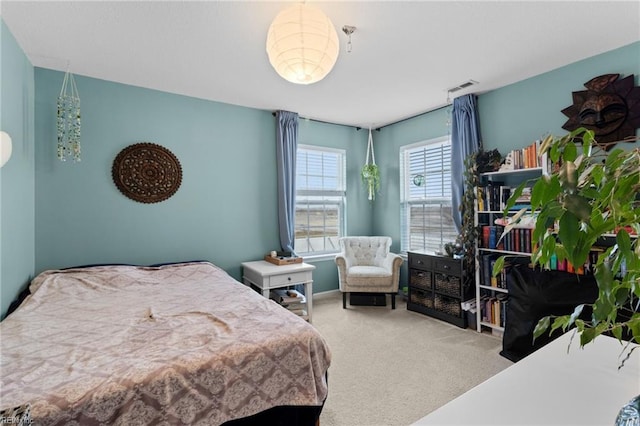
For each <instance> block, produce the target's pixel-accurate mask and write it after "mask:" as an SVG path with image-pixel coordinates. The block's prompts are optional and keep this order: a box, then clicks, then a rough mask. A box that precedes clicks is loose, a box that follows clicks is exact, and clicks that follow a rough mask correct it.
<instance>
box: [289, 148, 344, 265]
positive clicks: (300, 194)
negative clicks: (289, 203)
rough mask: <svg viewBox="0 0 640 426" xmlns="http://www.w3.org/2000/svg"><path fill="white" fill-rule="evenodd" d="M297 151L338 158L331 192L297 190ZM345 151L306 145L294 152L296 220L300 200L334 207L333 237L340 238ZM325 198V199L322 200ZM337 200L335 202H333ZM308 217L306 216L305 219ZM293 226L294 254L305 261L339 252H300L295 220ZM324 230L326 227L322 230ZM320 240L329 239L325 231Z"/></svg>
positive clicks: (342, 224)
mask: <svg viewBox="0 0 640 426" xmlns="http://www.w3.org/2000/svg"><path fill="white" fill-rule="evenodd" d="M298 150H306V151H313V152H317V153H332V154H336V155H337V156H338V165H337V167H338V170H337V179H338V182H337V185H336V188H335V189H333V190H325V189H298V188H299V179H298V166H299V164H298ZM346 173H347V151H346V150H345V149H339V148H330V147H325V146H319V145H307V144H298V147H297V150H296V208H295V210H296V215H295V216H296V218H297V216H298V214H297V211H298V205H299V204H300V199H301V198H307V200H306V201H305V202H304V203H305V204H307V205H314V204H316V205H334V206H336V207H337V210H338V236H337V237H335V238H336V239H337V238H340V237H343V236H345V235H346V234H347V233H346V223H347V220H346V215H347V177H346ZM309 197H310V198H313V197H317V198H318V199H317V200H314V199H308V198H309ZM323 198H325V199H323ZM326 198H328V199H326ZM332 198H333V199H332ZM336 198H337V200H335V199H336ZM308 216H309V215H308V214H307V217H308ZM295 222H296V223H295V226H294V241H296V248H295V250H296V254H298V255H299V256H303V257H304V258H305V259H319V258H322V257H326V258H332V257H333V256H334V255H335V254H337V253H339V252H340V248H339V247H338V245H337V241H336V248H335V249H333V250H318V251H300V249H299V248H298V244H297V242H298V241H299V240H300V238H297V236H296V235H297V233H298V226H299V223H298V221H297V220H296V221H295ZM324 230H326V227H325V228H324ZM309 238H310V237H309V235H308V234H307V236H306V240H307V241H308V240H309ZM322 238H325V239H326V238H331V237H327V236H326V231H325V232H324V235H323V237H322Z"/></svg>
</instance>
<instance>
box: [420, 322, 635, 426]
mask: <svg viewBox="0 0 640 426" xmlns="http://www.w3.org/2000/svg"><path fill="white" fill-rule="evenodd" d="M571 335H573V332H572V331H569V332H568V333H566V334H565V335H563V336H561V337H560V338H558V339H556V340H554V341H553V342H551V343H549V344H548V345H546V346H544V347H543V348H541V349H539V350H538V351H536V352H534V353H533V354H531V355H529V356H528V357H526V358H524V359H523V360H521V361H520V362H518V363H516V364H514V365H512V366H511V367H508V368H507V369H505V370H503V371H501V372H500V373H498V374H496V375H495V376H493V377H492V378H490V379H488V380H487V381H485V382H484V383H481V384H479V385H478V386H476V387H474V388H473V389H471V390H469V391H468V392H466V393H464V394H462V395H461V396H459V397H458V398H456V399H454V400H453V401H451V402H449V403H447V404H445V405H444V406H442V407H440V408H439V409H437V410H435V411H433V412H432V413H430V414H429V415H427V416H426V417H423V418H422V419H420V420H418V421H417V422H416V423H414V425H537V426H539V425H562V426H566V425H598V426H613V424H614V421H615V419H616V416H617V414H618V411H619V410H620V408H621V407H622V406H623V405H625V404H626V403H627V402H628V401H630V400H631V399H632V398H633V397H635V396H636V395H638V394H640V348H639V349H637V350H635V351H634V352H633V354H632V356H631V358H630V359H628V360H627V361H626V362H625V365H624V367H622V368H621V369H620V370H618V365H619V364H620V359H619V358H618V355H619V354H620V352H621V349H622V346H620V343H619V342H618V341H617V340H616V339H614V338H611V337H607V336H599V337H597V338H596V339H595V340H594V341H593V342H591V343H590V344H588V345H586V346H585V347H584V349H580V345H579V336H577V335H576V336H575V337H574V339H573V342H572V343H571V347H570V350H569V353H568V354H567V347H568V344H569V341H570V337H571ZM434 391H435V390H434ZM415 403H416V404H419V403H420V402H419V400H417V401H415Z"/></svg>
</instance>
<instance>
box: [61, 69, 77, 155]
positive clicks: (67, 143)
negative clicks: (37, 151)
mask: <svg viewBox="0 0 640 426" xmlns="http://www.w3.org/2000/svg"><path fill="white" fill-rule="evenodd" d="M57 127H58V159H59V160H60V161H66V160H67V157H68V158H71V159H73V161H74V162H77V161H80V97H79V96H78V88H77V87H76V82H75V80H74V79H73V74H71V73H70V72H69V70H67V72H66V73H65V75H64V81H63V82H62V89H61V90H60V95H59V96H58V118H57Z"/></svg>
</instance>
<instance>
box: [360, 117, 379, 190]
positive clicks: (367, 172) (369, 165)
mask: <svg viewBox="0 0 640 426" xmlns="http://www.w3.org/2000/svg"><path fill="white" fill-rule="evenodd" d="M361 175H362V183H364V185H365V187H366V189H367V195H368V198H369V201H373V200H375V199H376V193H377V192H378V191H379V190H380V170H378V166H377V165H376V156H375V154H374V152H373V136H371V129H369V141H368V142H367V158H366V159H365V161H364V166H362V172H361Z"/></svg>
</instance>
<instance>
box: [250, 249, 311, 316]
mask: <svg viewBox="0 0 640 426" xmlns="http://www.w3.org/2000/svg"><path fill="white" fill-rule="evenodd" d="M314 269H316V267H315V266H313V265H309V264H308V263H294V264H291V265H274V264H273V263H269V262H267V261H264V260H257V261H255V262H244V263H242V281H243V282H244V283H245V284H246V285H251V284H253V285H255V286H256V287H258V288H259V289H260V290H261V291H262V295H263V296H264V297H269V292H270V290H272V289H274V288H280V287H287V286H290V285H296V284H304V295H305V297H306V299H307V315H308V317H309V322H311V312H312V309H313V270H314Z"/></svg>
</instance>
